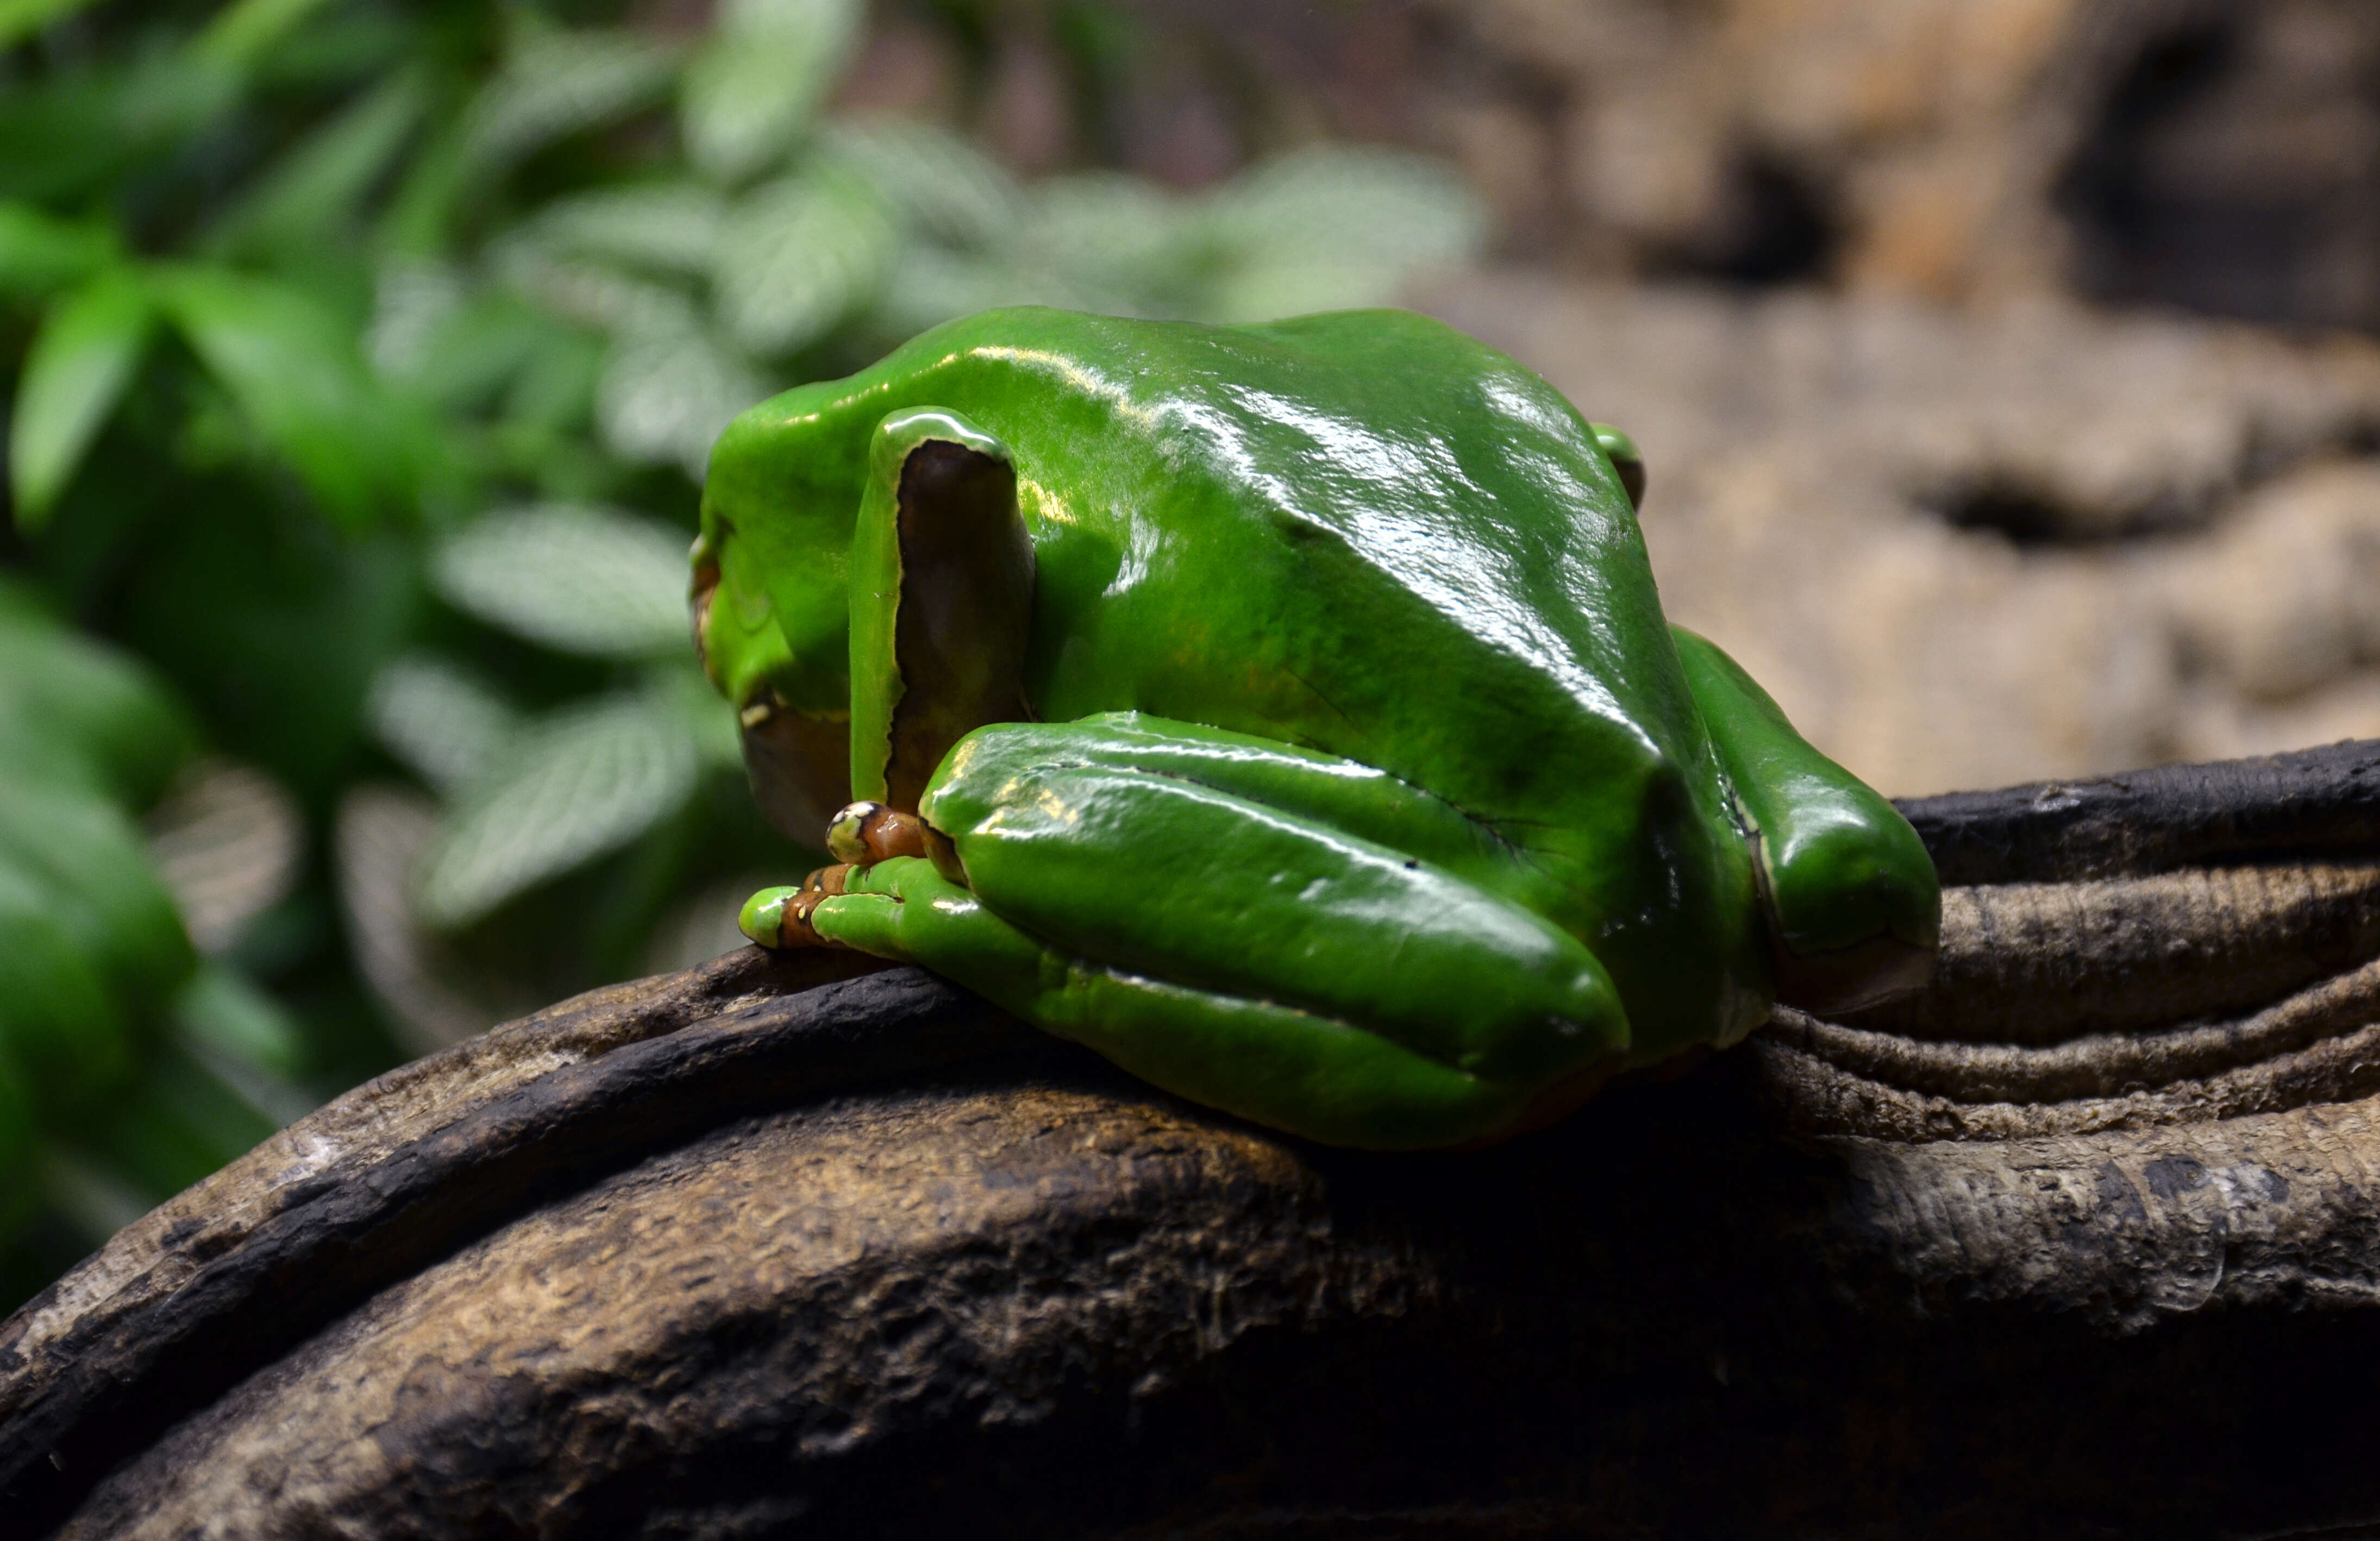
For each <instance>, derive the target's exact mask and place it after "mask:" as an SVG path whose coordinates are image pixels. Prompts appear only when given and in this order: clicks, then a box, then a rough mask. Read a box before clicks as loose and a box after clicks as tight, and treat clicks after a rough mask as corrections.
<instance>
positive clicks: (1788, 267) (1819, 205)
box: [1657, 151, 1843, 286]
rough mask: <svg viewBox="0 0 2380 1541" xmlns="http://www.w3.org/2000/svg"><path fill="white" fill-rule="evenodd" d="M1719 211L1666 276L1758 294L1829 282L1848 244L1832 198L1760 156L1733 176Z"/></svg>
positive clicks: (1671, 258) (1671, 262)
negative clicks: (1763, 289)
mask: <svg viewBox="0 0 2380 1541" xmlns="http://www.w3.org/2000/svg"><path fill="white" fill-rule="evenodd" d="M1719 208H1720V211H1721V212H1720V213H1719V214H1718V217H1717V218H1715V219H1714V220H1713V221H1712V222H1711V224H1709V225H1708V226H1707V227H1706V228H1705V229H1704V230H1702V231H1700V232H1698V233H1697V234H1696V235H1695V236H1694V238H1693V239H1692V240H1690V241H1688V242H1687V243H1685V244H1684V245H1683V246H1681V247H1680V248H1678V249H1675V250H1673V251H1671V252H1670V253H1669V254H1668V255H1667V258H1666V260H1665V261H1662V262H1660V263H1658V265H1657V266H1658V271H1661V272H1664V273H1670V274H1673V275H1677V276H1683V277H1698V278H1717V279H1720V280H1723V281H1725V282H1727V283H1730V284H1741V285H1750V286H1761V285H1773V284H1798V283H1807V282H1812V281H1815V280H1818V279H1823V278H1825V277H1826V276H1827V274H1828V271H1829V270H1830V269H1831V268H1832V266H1833V264H1834V260H1835V255H1836V252H1837V251H1838V250H1839V249H1840V247H1841V244H1842V234H1843V227H1842V220H1841V217H1840V214H1839V213H1838V212H1836V210H1835V208H1834V204H1833V200H1831V199H1830V198H1829V197H1828V193H1827V190H1826V189H1825V188H1821V187H1819V186H1817V185H1816V184H1815V182H1814V181H1813V180H1812V179H1811V178H1810V177H1809V176H1806V175H1804V174H1803V173H1802V172H1801V171H1800V170H1799V169H1797V168H1796V167H1794V166H1791V165H1790V164H1787V163H1785V162H1784V161H1782V160H1779V159H1778V158H1776V157H1774V156H1771V155H1767V154H1763V153H1760V152H1756V151H1755V152H1747V153H1746V154H1745V155H1743V158H1741V159H1740V160H1738V161H1737V162H1736V164H1735V165H1734V166H1733V167H1732V168H1731V170H1730V176H1729V180H1728V190H1727V196H1726V197H1725V198H1724V199H1722V200H1720V203H1719Z"/></svg>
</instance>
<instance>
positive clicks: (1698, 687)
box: [1670, 626, 1942, 1013]
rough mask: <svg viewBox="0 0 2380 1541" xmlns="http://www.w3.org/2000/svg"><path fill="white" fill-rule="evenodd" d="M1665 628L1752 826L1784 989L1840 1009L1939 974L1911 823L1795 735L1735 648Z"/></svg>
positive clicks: (1926, 884)
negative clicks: (1734, 655)
mask: <svg viewBox="0 0 2380 1541" xmlns="http://www.w3.org/2000/svg"><path fill="white" fill-rule="evenodd" d="M1670 631H1671V633H1672V634H1673V635H1674V636H1675V637H1676V639H1677V644H1678V656H1679V659H1680V661H1682V663H1683V664H1684V665H1685V671H1686V685H1687V688H1688V689H1689V690H1691V691H1692V692H1693V694H1694V702H1695V704H1696V705H1697V706H1699V707H1700V708H1701V709H1702V713H1703V720H1704V722H1706V724H1707V725H1708V726H1709V729H1710V735H1711V742H1712V744H1713V746H1715V747H1716V748H1717V749H1718V755H1719V760H1720V763H1721V764H1722V765H1723V766H1724V767H1725V768H1726V771H1727V774H1728V779H1729V780H1730V782H1731V783H1733V784H1734V787H1735V795H1736V801H1737V804H1738V805H1739V807H1741V808H1742V809H1743V814H1744V816H1745V818H1746V819H1747V820H1748V822H1749V823H1750V824H1751V825H1752V826H1753V828H1754V831H1755V843H1756V847H1757V849H1756V855H1757V856H1758V858H1759V860H1758V867H1759V871H1760V876H1761V887H1762V898H1763V900H1764V901H1765V903H1766V904H1767V909H1768V918H1769V928H1770V933H1771V935H1772V937H1773V938H1774V940H1775V942H1776V946H1775V947H1774V948H1773V949H1772V951H1773V952H1774V954H1775V957H1776V964H1777V994H1778V998H1779V1000H1781V1001H1786V1002H1787V1003H1789V1004H1791V1005H1795V1006H1801V1007H1803V1008H1805V1009H1807V1010H1810V1011H1814V1012H1819V1013H1829V1012H1844V1011H1852V1010H1855V1009H1857V1008H1859V1007H1862V1006H1867V1005H1873V1004H1875V1003H1876V1002H1877V1001H1885V1000H1888V999H1890V998H1891V997H1893V996H1896V995H1900V994H1904V993H1906V992H1908V991H1910V990H1913V989H1919V988H1920V987H1922V986H1923V985H1924V984H1925V981H1926V979H1927V977H1929V976H1930V975H1931V974H1932V972H1933V966H1934V948H1935V943H1936V940H1937V938H1938V936H1939V934H1940V931H1941V925H1942V892H1941V888H1940V885H1939V881H1938V880H1937V877H1936V876H1935V872H1934V862H1933V858H1932V857H1930V856H1928V855H1926V854H1925V845H1924V844H1923V843H1921V842H1920V841H1919V840H1918V838H1917V831H1914V830H1913V829H1911V828H1910V826H1909V821H1908V820H1907V819H1903V818H1901V817H1900V811H1899V810H1898V809H1896V808H1895V807H1893V806H1892V805H1891V804H1890V803H1889V802H1888V801H1886V800H1885V798H1884V797H1883V796H1882V795H1880V794H1878V793H1877V792H1876V791H1875V790H1874V789H1873V788H1871V787H1869V786H1868V785H1866V784H1865V783H1863V782H1861V781H1860V780H1859V779H1858V778H1857V777H1855V776H1853V775H1852V773H1851V772H1850V771H1846V770H1844V769H1843V768H1842V767H1841V766H1840V765H1837V764H1836V763H1835V762H1834V761H1832V760H1830V759H1828V758H1826V756H1824V755H1822V754H1820V753H1819V752H1818V751H1817V750H1816V749H1815V748H1814V747H1812V746H1811V745H1810V744H1809V742H1808V741H1807V740H1805V739H1803V737H1802V735H1801V734H1798V733H1795V732H1794V731H1793V726H1792V724H1791V723H1790V722H1787V721H1786V720H1785V714H1784V712H1783V711H1781V710H1779V709H1778V706H1777V703H1776V702H1775V701H1773V700H1771V699H1769V698H1768V693H1767V691H1765V690H1763V689H1761V688H1760V686H1758V685H1757V684H1755V682H1754V681H1753V678H1752V676H1751V675H1750V674H1747V673H1744V672H1743V669H1742V668H1741V667H1740V666H1738V665H1737V663H1736V661H1734V660H1733V659H1731V658H1730V657H1728V656H1727V655H1726V654H1725V653H1723V652H1721V651H1720V650H1719V649H1718V648H1717V647H1716V646H1714V645H1713V644H1712V643H1710V642H1708V641H1706V639H1704V638H1703V637H1697V636H1695V635H1694V633H1693V632H1690V631H1687V630H1685V629H1684V628H1683V627H1682V626H1672V627H1671V628H1670Z"/></svg>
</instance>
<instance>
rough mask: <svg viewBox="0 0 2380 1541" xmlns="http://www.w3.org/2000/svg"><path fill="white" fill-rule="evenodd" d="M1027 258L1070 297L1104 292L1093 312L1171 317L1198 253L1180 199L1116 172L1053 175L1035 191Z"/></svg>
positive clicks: (1026, 241)
mask: <svg viewBox="0 0 2380 1541" xmlns="http://www.w3.org/2000/svg"><path fill="white" fill-rule="evenodd" d="M1035 192H1036V197H1035V199H1034V204H1035V209H1034V219H1033V224H1032V225H1031V227H1030V228H1029V229H1028V230H1027V232H1026V236H1025V239H1024V241H1023V242H1021V243H1020V246H1019V254H1020V256H1021V255H1023V254H1025V253H1029V254H1030V257H1031V259H1032V260H1033V261H1035V262H1037V263H1038V264H1042V265H1043V271H1045V272H1053V275H1055V276H1058V277H1060V278H1061V279H1062V281H1063V282H1064V283H1066V284H1067V285H1069V286H1071V287H1072V288H1074V289H1075V291H1076V292H1077V293H1084V292H1089V293H1098V292H1099V291H1102V290H1103V291H1105V292H1106V294H1107V295H1108V296H1110V297H1109V298H1106V299H1104V300H1093V301H1091V303H1090V304H1089V305H1088V306H1087V308H1088V309H1118V310H1131V311H1137V312H1139V313H1142V314H1169V313H1175V312H1177V311H1178V310H1179V309H1181V308H1182V305H1183V301H1184V298H1185V297H1186V286H1187V285H1188V284H1189V283H1190V281H1191V279H1192V278H1193V277H1195V276H1196V273H1197V271H1198V266H1199V263H1200V261H1202V259H1203V258H1204V257H1205V253H1204V252H1203V251H1202V250H1201V249H1199V248H1197V247H1196V245H1194V244H1192V242H1191V241H1190V240H1189V239H1187V238H1186V237H1191V236H1192V235H1194V234H1195V231H1194V230H1193V227H1192V226H1191V224H1190V222H1189V216H1188V214H1187V213H1186V212H1185V210H1184V205H1183V202H1182V200H1180V199H1178V198H1175V197H1174V196H1172V195H1171V194H1169V193H1167V192H1165V191H1163V190H1162V189H1160V188H1155V187H1152V186H1150V185H1149V184H1148V183H1147V182H1144V181H1142V180H1140V179H1139V178H1137V177H1133V176H1125V175H1123V173H1122V172H1109V171H1092V172H1083V173H1079V174H1077V175H1075V176H1053V177H1051V178H1050V180H1048V181H1047V182H1044V183H1042V184H1041V185H1040V187H1039V188H1036V189H1035Z"/></svg>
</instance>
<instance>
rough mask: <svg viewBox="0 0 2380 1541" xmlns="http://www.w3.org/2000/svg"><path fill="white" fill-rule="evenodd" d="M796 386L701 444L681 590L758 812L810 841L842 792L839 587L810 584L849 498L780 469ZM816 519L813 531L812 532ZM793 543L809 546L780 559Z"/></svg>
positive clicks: (844, 652) (839, 557)
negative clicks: (704, 467)
mask: <svg viewBox="0 0 2380 1541" xmlns="http://www.w3.org/2000/svg"><path fill="white" fill-rule="evenodd" d="M801 394H802V393H800V392H795V393H789V394H788V395H786V396H779V397H777V398H775V399H774V400H771V401H767V402H763V403H761V404H760V405H759V406H756V407H754V408H752V409H751V410H750V411H748V412H747V413H745V414H744V415H743V416H742V417H740V418H738V419H736V420H735V423H733V424H731V425H730V426H729V428H728V430H727V431H726V433H724V434H723V435H722V437H721V439H720V442H719V444H718V447H717V448H716V449H715V450H714V451H713V452H712V455H711V462H710V475H709V476H708V477H707V478H706V479H705V482H704V487H703V500H702V533H701V535H700V536H699V537H698V538H697V539H696V540H695V543H694V552H693V556H692V563H693V569H694V571H693V586H692V590H691V596H690V597H691V601H692V608H693V615H694V645H695V651H696V655H697V656H698V658H699V659H700V660H701V661H702V669H703V673H705V674H707V675H708V676H709V677H710V683H711V685H712V686H713V687H715V688H716V689H717V690H718V691H719V693H720V694H721V695H722V696H724V697H726V698H727V699H728V700H729V701H730V702H731V703H733V704H734V706H735V713H736V718H737V721H738V722H740V723H741V725H742V728H743V735H744V759H745V764H746V766H747V768H748V769H749V771H750V772H751V778H752V791H753V795H754V796H755V797H756V798H757V799H758V800H759V805H760V808H761V811H762V812H763V813H764V814H765V815H767V817H768V819H769V821H770V822H771V824H773V825H774V826H776V827H777V828H778V829H779V830H781V831H783V832H784V833H785V834H786V835H787V836H789V837H791V838H792V839H795V840H798V841H800V842H801V843H803V844H805V845H816V844H817V843H819V839H820V831H822V830H824V829H825V828H826V826H827V823H828V821H829V820H830V819H832V817H833V815H834V811H835V810H836V809H837V808H839V807H843V806H844V804H845V803H847V802H849V801H850V800H851V788H850V766H851V749H850V710H849V690H848V686H847V685H846V682H845V679H844V673H845V664H846V660H847V656H848V651H849V643H848V640H847V637H848V623H847V617H846V615H845V612H844V600H843V596H842V593H841V591H840V588H839V586H838V587H836V588H832V589H831V590H826V589H823V588H822V586H821V585H820V583H819V582H818V581H817V578H818V576H819V575H820V573H821V572H822V571H824V572H827V573H831V574H832V576H835V577H836V578H839V577H840V575H841V572H842V570H843V568H844V554H845V553H846V552H847V551H848V549H849V545H850V521H851V511H852V508H853V506H854V504H856V491H854V490H853V487H852V486H845V487H844V488H839V489H833V490H831V491H829V490H822V489H820V488H819V487H817V486H816V484H815V483H816V480H817V478H816V476H815V475H813V476H808V477H805V476H799V475H792V474H788V472H789V462H792V463H793V464H794V465H796V466H798V465H800V464H801V463H802V461H803V460H804V458H805V457H804V454H803V452H804V449H805V445H804V443H803V442H802V441H803V437H804V436H803V435H802V434H801V433H800V431H799V430H798V427H797V426H796V424H795V422H789V421H788V418H789V417H791V418H793V419H799V417H800V416H801V414H800V411H799V409H798V403H796V402H795V400H794V398H795V397H798V396H799V395H801ZM789 406H790V407H791V408H792V410H791V411H789ZM853 481H854V483H855V484H856V478H854V479H853ZM821 516H823V521H824V526H825V528H813V527H817V526H820V523H821ZM838 523H839V527H840V528H835V527H836V525H837V524H838ZM805 543H807V550H808V551H809V552H814V553H818V554H815V555H812V557H811V559H810V560H809V561H807V562H803V561H800V560H796V559H795V558H793V557H792V556H789V554H788V551H787V548H788V547H791V548H792V549H793V551H795V552H800V551H802V550H803V549H804V545H805ZM814 589H818V590H821V591H818V592H813V591H812V590H814ZM788 615H790V616H791V617H792V618H793V623H794V624H792V625H788V624H787V617H788Z"/></svg>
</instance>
